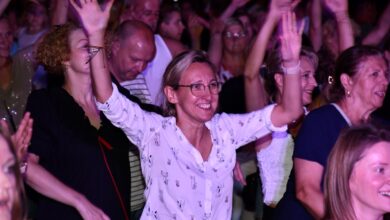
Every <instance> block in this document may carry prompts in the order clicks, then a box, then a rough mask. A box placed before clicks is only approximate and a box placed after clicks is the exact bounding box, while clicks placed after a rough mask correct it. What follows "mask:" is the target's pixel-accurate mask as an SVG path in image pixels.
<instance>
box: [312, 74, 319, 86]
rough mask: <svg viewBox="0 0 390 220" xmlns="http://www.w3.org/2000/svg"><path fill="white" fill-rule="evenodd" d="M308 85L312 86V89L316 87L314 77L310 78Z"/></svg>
mask: <svg viewBox="0 0 390 220" xmlns="http://www.w3.org/2000/svg"><path fill="white" fill-rule="evenodd" d="M310 84H312V85H313V86H314V87H316V86H318V84H317V81H316V79H315V78H314V76H311V77H310Z"/></svg>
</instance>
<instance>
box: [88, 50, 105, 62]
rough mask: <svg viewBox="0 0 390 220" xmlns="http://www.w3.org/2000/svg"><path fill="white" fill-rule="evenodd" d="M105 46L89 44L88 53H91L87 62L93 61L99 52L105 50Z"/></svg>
mask: <svg viewBox="0 0 390 220" xmlns="http://www.w3.org/2000/svg"><path fill="white" fill-rule="evenodd" d="M103 49H104V47H99V46H88V54H89V59H88V61H87V62H86V64H87V63H89V62H91V60H92V58H94V57H95V56H96V54H97V53H99V52H100V51H101V50H103Z"/></svg>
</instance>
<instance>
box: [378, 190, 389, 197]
mask: <svg viewBox="0 0 390 220" xmlns="http://www.w3.org/2000/svg"><path fill="white" fill-rule="evenodd" d="M379 194H380V195H382V196H386V197H390V191H381V192H379Z"/></svg>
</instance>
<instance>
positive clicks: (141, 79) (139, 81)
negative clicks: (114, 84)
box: [120, 74, 152, 104]
mask: <svg viewBox="0 0 390 220" xmlns="http://www.w3.org/2000/svg"><path fill="white" fill-rule="evenodd" d="M120 84H121V86H122V87H124V88H125V89H127V90H129V92H130V94H131V95H133V96H136V97H137V98H139V99H140V100H141V102H142V103H147V104H151V103H152V98H151V96H150V92H149V89H148V86H147V85H146V81H145V76H144V75H142V74H138V76H137V77H136V78H135V79H133V80H129V81H124V82H121V83H120Z"/></svg>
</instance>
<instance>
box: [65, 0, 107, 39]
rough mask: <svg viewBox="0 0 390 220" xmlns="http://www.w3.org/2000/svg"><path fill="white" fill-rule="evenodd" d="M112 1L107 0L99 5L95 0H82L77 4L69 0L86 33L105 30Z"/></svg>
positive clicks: (90, 33)
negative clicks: (102, 4) (103, 4)
mask: <svg viewBox="0 0 390 220" xmlns="http://www.w3.org/2000/svg"><path fill="white" fill-rule="evenodd" d="M113 2H114V0H107V2H106V4H105V6H103V7H101V6H100V5H99V3H98V1H97V0H82V1H80V2H79V4H78V3H76V2H75V0H70V3H71V4H72V6H73V7H74V9H75V10H76V11H77V14H78V15H79V17H80V19H81V22H82V24H83V26H84V29H85V30H86V31H87V34H88V35H92V34H93V33H104V32H105V29H106V27H107V24H108V20H109V18H110V9H111V6H112V4H113Z"/></svg>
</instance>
